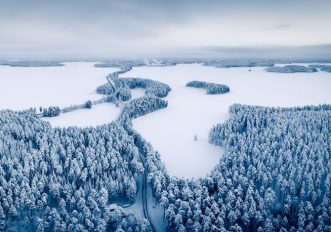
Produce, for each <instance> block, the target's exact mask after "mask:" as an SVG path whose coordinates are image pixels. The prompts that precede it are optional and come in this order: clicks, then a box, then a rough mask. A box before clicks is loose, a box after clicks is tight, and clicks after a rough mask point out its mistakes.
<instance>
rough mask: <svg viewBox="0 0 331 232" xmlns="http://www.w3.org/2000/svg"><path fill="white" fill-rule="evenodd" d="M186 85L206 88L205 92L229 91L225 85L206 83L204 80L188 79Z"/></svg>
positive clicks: (220, 92)
mask: <svg viewBox="0 0 331 232" xmlns="http://www.w3.org/2000/svg"><path fill="white" fill-rule="evenodd" d="M186 86H187V87H193V88H201V89H206V90H207V94H224V93H227V92H229V91H230V88H229V87H228V86H226V85H221V84H216V83H208V82H205V81H190V82H188V83H187V84H186Z"/></svg>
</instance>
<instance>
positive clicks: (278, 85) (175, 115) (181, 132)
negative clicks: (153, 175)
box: [123, 64, 331, 178]
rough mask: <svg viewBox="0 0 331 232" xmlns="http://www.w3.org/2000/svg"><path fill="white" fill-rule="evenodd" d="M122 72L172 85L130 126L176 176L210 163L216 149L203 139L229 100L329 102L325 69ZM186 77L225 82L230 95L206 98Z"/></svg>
mask: <svg viewBox="0 0 331 232" xmlns="http://www.w3.org/2000/svg"><path fill="white" fill-rule="evenodd" d="M249 69H251V72H249V71H248V70H249ZM123 76H138V77H143V78H148V79H153V80H157V81H161V82H164V83H166V84H168V85H170V87H171V88H172V91H171V92H170V93H169V96H168V97H167V98H166V99H167V100H168V101H169V105H168V108H166V109H163V110H160V111H157V112H154V113H152V114H148V115H146V116H143V117H140V118H137V119H135V120H133V125H134V128H136V129H137V130H138V131H139V132H140V133H141V134H142V136H143V137H144V138H146V139H147V140H148V141H149V142H151V144H152V145H153V147H154V148H155V149H156V150H158V151H159V152H160V154H161V157H162V161H163V162H164V163H165V165H166V168H167V170H168V171H169V173H170V174H171V175H174V176H178V177H188V178H190V177H203V176H205V175H206V174H207V173H209V172H210V171H211V170H212V169H213V168H214V167H215V165H216V164H217V163H218V161H219V159H220V157H221V155H222V150H221V148H220V147H216V146H214V145H211V144H209V143H208V132H209V131H210V129H211V128H212V126H213V125H215V124H217V123H220V122H224V121H225V120H226V119H227V118H228V117H229V116H228V108H229V106H230V105H232V104H234V103H242V104H249V105H262V106H302V105H310V104H314V105H316V104H322V103H331V92H330V90H329V87H330V86H331V74H330V73H326V72H317V73H291V74H287V73H285V74H284V73H268V72H266V71H265V70H264V68H227V69H224V68H214V67H208V66H202V65H199V64H189V65H177V66H173V67H136V68H133V69H132V71H130V72H128V73H126V74H124V75H123ZM192 80H199V81H207V82H214V83H218V84H225V85H228V86H229V87H230V93H227V94H223V95H212V96H211V95H207V94H206V93H205V91H204V90H199V89H192V88H188V87H185V84H186V83H187V82H188V81H192ZM195 135H197V141H194V136H195Z"/></svg>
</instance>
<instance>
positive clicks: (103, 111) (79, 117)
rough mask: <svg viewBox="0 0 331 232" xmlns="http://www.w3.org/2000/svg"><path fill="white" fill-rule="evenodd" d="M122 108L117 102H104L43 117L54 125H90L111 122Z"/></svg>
mask: <svg viewBox="0 0 331 232" xmlns="http://www.w3.org/2000/svg"><path fill="white" fill-rule="evenodd" d="M120 111H121V109H120V108H119V107H116V106H115V104H111V103H103V104H98V105H95V106H93V107H92V108H91V109H78V110H75V111H71V112H68V113H65V114H60V115H59V116H57V117H52V118H43V120H45V121H48V122H49V123H50V124H51V125H52V126H54V127H69V126H78V127H90V126H99V125H102V124H106V123H110V122H111V121H114V120H116V119H117V117H118V116H119V114H120Z"/></svg>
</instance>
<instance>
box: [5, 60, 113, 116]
mask: <svg viewBox="0 0 331 232" xmlns="http://www.w3.org/2000/svg"><path fill="white" fill-rule="evenodd" d="M94 64H95V63H92V62H71V63H65V66H60V67H10V66H3V65H1V66H0V83H1V85H0V109H12V110H23V109H27V108H30V107H36V108H39V107H40V106H42V107H47V106H60V107H65V106H70V105H74V104H82V103H84V102H85V101H87V100H96V99H99V98H101V97H100V95H98V94H96V93H95V89H96V87H97V86H99V85H102V84H105V83H106V76H107V75H108V74H109V73H112V72H115V71H117V70H118V68H95V67H94Z"/></svg>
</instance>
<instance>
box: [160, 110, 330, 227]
mask: <svg viewBox="0 0 331 232" xmlns="http://www.w3.org/2000/svg"><path fill="white" fill-rule="evenodd" d="M230 113H231V118H230V120H228V121H227V122H226V123H224V124H220V125H217V126H215V127H214V128H213V129H212V130H211V132H210V142H212V143H215V144H217V145H221V146H225V147H226V149H227V152H226V155H225V156H224V158H223V159H221V160H220V163H219V164H218V165H217V166H216V168H215V169H214V170H213V171H212V172H211V174H210V175H209V176H208V177H207V178H201V179H199V180H195V181H184V180H181V179H172V180H170V182H169V183H168V185H167V186H164V189H163V191H162V194H161V198H160V201H161V204H162V205H163V206H165V208H166V210H165V217H166V218H167V220H168V222H169V227H170V230H175V231H180V230H184V228H185V230H188V231H242V230H243V231H316V230H317V231H329V230H330V229H331V220H330V216H331V211H330V200H331V199H330V196H331V185H330V183H331V179H330V177H331V175H330V174H331V169H330V167H331V163H330V162H331V159H330V153H331V150H330V149H331V106H330V105H321V106H307V107H293V108H269V107H254V106H244V105H234V106H232V107H231V109H230Z"/></svg>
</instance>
